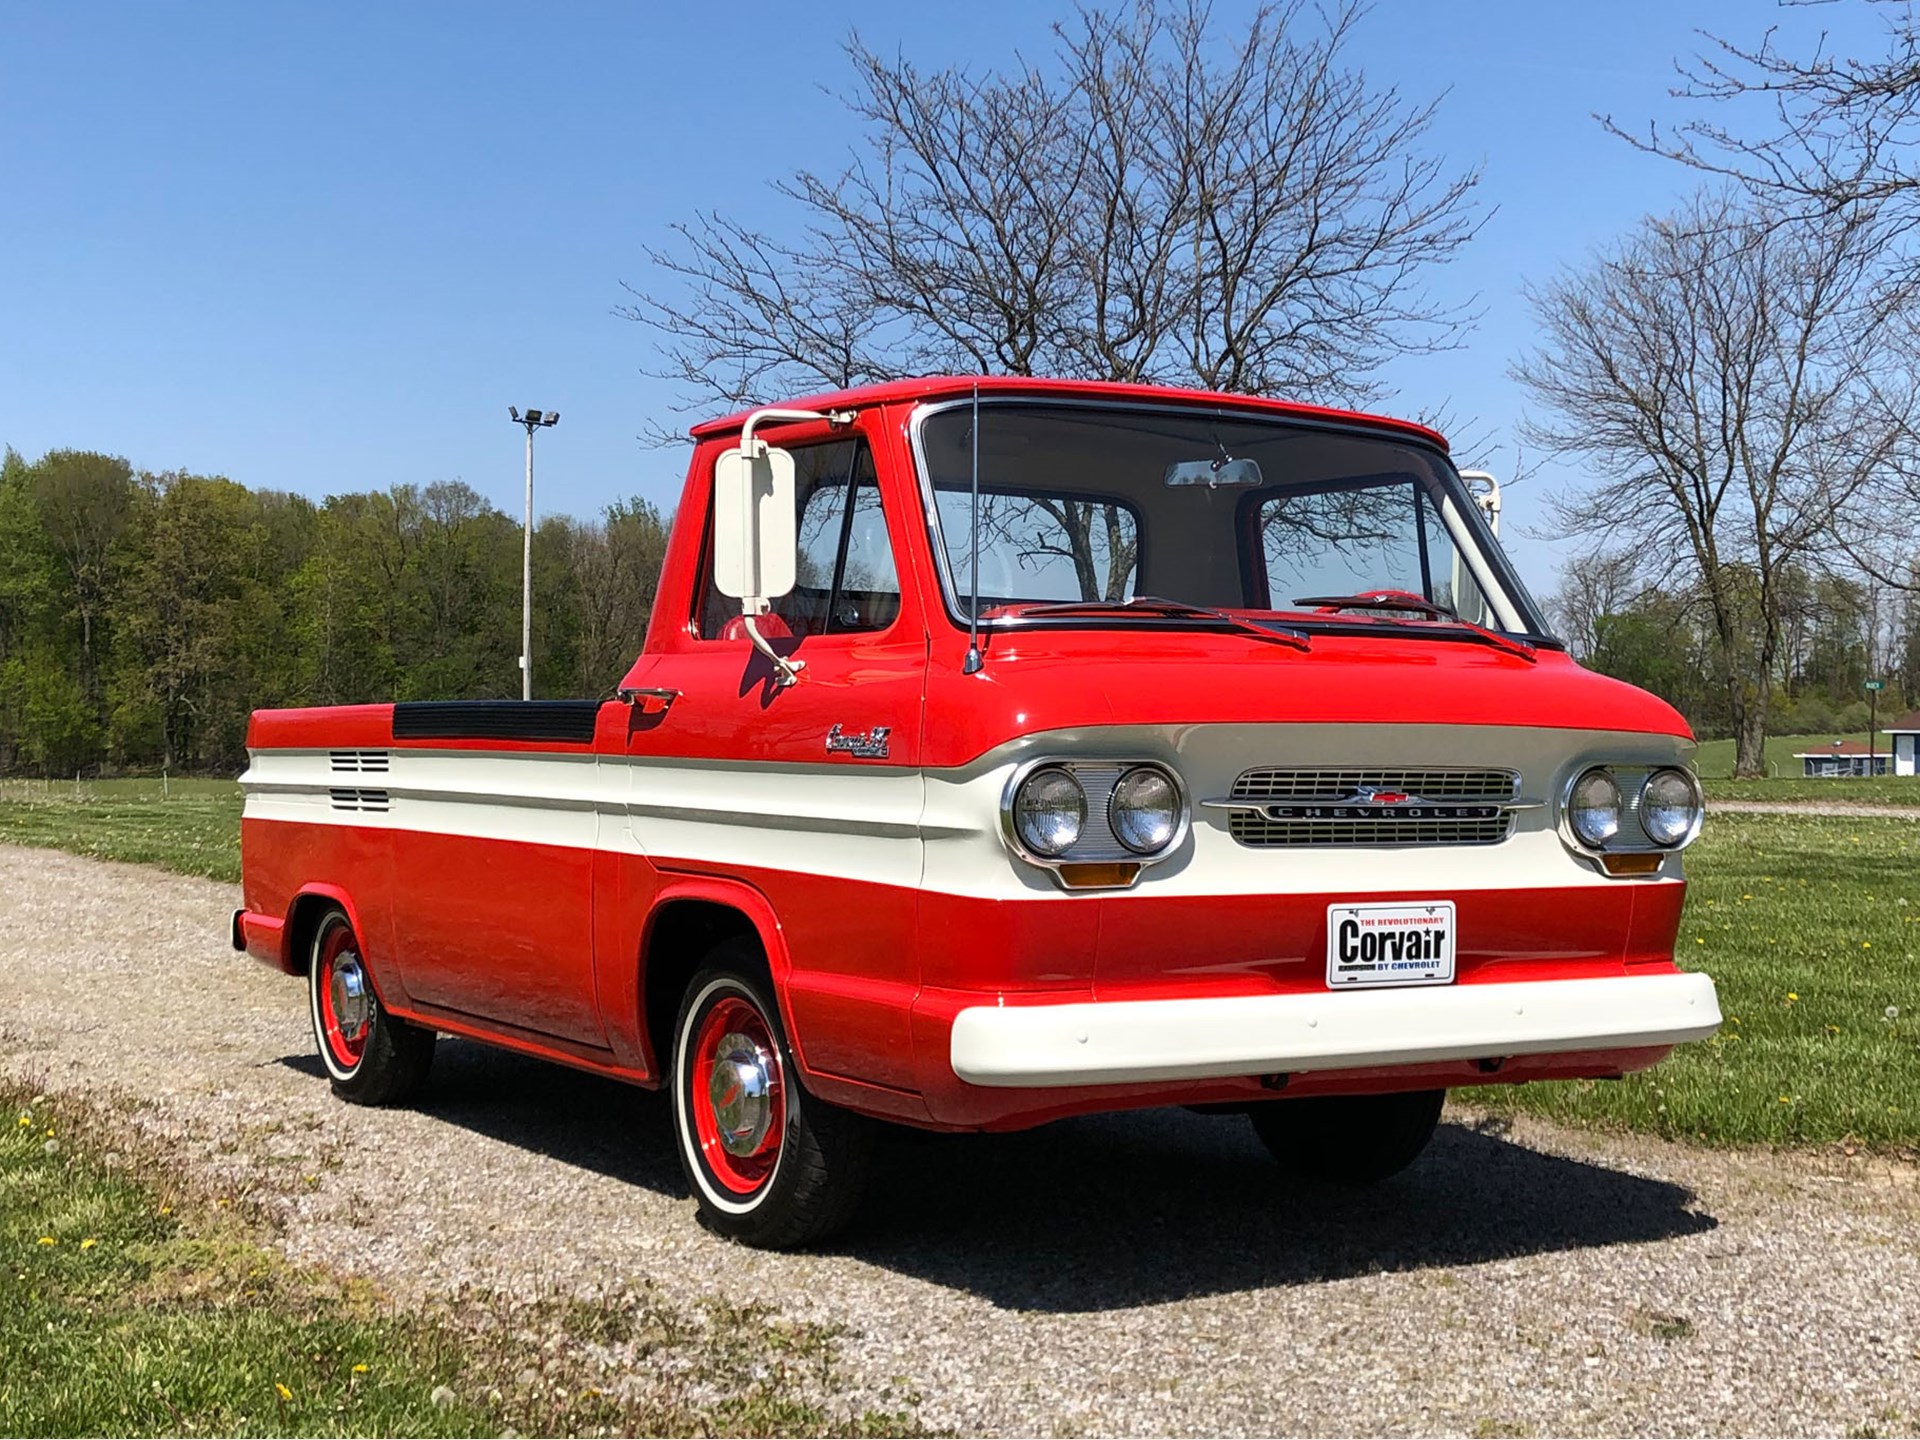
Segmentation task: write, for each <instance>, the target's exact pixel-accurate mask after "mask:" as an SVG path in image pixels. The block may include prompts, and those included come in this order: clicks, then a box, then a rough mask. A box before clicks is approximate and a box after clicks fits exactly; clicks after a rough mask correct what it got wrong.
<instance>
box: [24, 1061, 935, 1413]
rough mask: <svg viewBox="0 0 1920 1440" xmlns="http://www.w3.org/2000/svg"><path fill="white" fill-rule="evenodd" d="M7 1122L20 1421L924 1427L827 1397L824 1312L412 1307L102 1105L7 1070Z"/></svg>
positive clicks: (490, 1299) (472, 1299)
mask: <svg viewBox="0 0 1920 1440" xmlns="http://www.w3.org/2000/svg"><path fill="white" fill-rule="evenodd" d="M0 1121H4V1127H3V1128H0V1357H3V1358H0V1435H125V1434H140V1435H207V1434H214V1435H221V1434H256V1435H493V1434H499V1433H501V1432H502V1431H503V1430H506V1429H508V1428H509V1427H511V1428H513V1429H517V1430H521V1431H524V1432H527V1433H531V1434H623V1435H626V1434H639V1435H646V1434H668V1435H672V1434H704V1435H732V1434H748V1435H759V1434H772V1435H818V1434H899V1433H914V1432H913V1427H912V1425H911V1422H910V1421H909V1420H908V1419H907V1418H906V1417H905V1416H902V1415H898V1414H883V1413H875V1412H867V1411H861V1412H853V1411H849V1410H846V1409H844V1408H840V1407H838V1406H836V1405H834V1404H833V1403H832V1402H831V1401H830V1399H822V1398H821V1397H822V1396H831V1394H832V1391H833V1388H834V1381H835V1374H834V1370H833V1357H834V1353H835V1351H834V1335H833V1333H832V1332H831V1331H828V1330H824V1329H822V1328H820V1327H817V1326H807V1325H798V1324H791V1323H786V1322H781V1321H779V1320H777V1319H775V1318H773V1317H770V1316H768V1315H766V1314H765V1313H763V1312H762V1311H760V1310H758V1309H756V1308H754V1307H743V1306H732V1305H727V1304H724V1303H721V1302H715V1303H714V1304H713V1305H710V1306H709V1307H707V1309H706V1311H704V1312H697V1313H692V1314H689V1313H687V1312H683V1311H679V1310H676V1309H674V1308H672V1307H671V1306H669V1305H667V1304H665V1303H663V1302H660V1301H659V1300H658V1299H657V1298H655V1297H652V1296H651V1294H650V1293H644V1294H642V1295H640V1296H637V1297H634V1298H633V1299H631V1300H629V1301H627V1302H611V1301H606V1302H602V1301H595V1302H565V1301H548V1302H526V1301H514V1300H508V1299H506V1298H504V1297H499V1296H490V1295H487V1294H485V1293H463V1294H462V1295H461V1296H459V1297H456V1299H455V1301H454V1303H453V1304H451V1305H450V1306H448V1307H445V1308H444V1309H443V1310H441V1311H438V1312H436V1313H432V1314H428V1313H425V1312H421V1311H409V1310H403V1309H399V1308H397V1307H395V1306H393V1305H392V1304H390V1303H388V1302H386V1301H385V1300H383V1299H382V1297H380V1295H379V1294H378V1292H377V1291H375V1290H374V1289H373V1288H372V1287H371V1286H370V1285H368V1284H367V1283H366V1282H364V1281H356V1280H354V1279H352V1278H351V1277H343V1276H337V1275H333V1274H330V1273H326V1272H322V1271H320V1270H317V1269H313V1268H310V1267H299V1266H294V1265H291V1264H289V1263H288V1262H287V1261H285V1260H284V1259H282V1258H281V1257H280V1256H279V1255H278V1254H277V1253H275V1252H274V1251H273V1250H271V1249H270V1248H268V1246H267V1245H266V1244H264V1243H262V1242H263V1240H264V1238H265V1237H264V1234H263V1233H262V1232H261V1228H260V1222H259V1221H257V1220H255V1219H253V1218H250V1215H249V1210H248V1207H247V1205H246V1203H245V1201H244V1197H243V1199H242V1201H241V1202H240V1203H237V1204H236V1203H235V1202H234V1201H233V1199H232V1198H231V1197H226V1196H214V1195H211V1194H207V1193H197V1192H194V1191H192V1190H190V1189H186V1188H183V1187H182V1185H181V1183H180V1181H179V1176H180V1174H181V1172H180V1171H179V1170H178V1169H177V1168H175V1167H169V1166H168V1165H167V1163H166V1161H165V1158H164V1157H163V1156H160V1155H157V1154H147V1155H145V1156H143V1155H141V1154H140V1153H139V1152H140V1144H139V1142H138V1140H137V1138H135V1137H133V1136H131V1135H129V1134H128V1133H127V1132H126V1131H125V1129H124V1125H122V1126H119V1127H116V1124H115V1120H114V1117H112V1116H110V1115H108V1114H106V1113H105V1112H102V1111H100V1110H97V1109H93V1108H89V1107H88V1106H86V1105H83V1104H80V1103H79V1102H76V1101H72V1100H63V1099H55V1100H49V1099H48V1098H46V1097H44V1096H39V1097H36V1096H34V1095H33V1093H32V1092H31V1090H29V1089H25V1088H23V1087H22V1086H21V1085H20V1084H19V1083H17V1082H13V1081H7V1080H3V1079H0ZM108 1154H112V1155H114V1156H115V1157H116V1159H117V1161H118V1163H117V1164H115V1165H111V1166H110V1165H108V1164H106V1163H104V1157H105V1156H107V1155H108ZM610 1354H611V1355H621V1354H625V1355H627V1356H630V1357H631V1359H630V1361H629V1362H628V1367H627V1368H628V1371H629V1374H628V1376H626V1377H623V1376H622V1375H621V1374H619V1373H618V1372H617V1371H614V1372H609V1370H608V1369H607V1368H606V1367H605V1366H604V1365H602V1364H600V1363H599V1362H598V1361H596V1360H594V1359H593V1358H591V1357H595V1356H602V1355H610ZM596 1366H598V1368H596ZM623 1378H629V1379H633V1378H637V1380H638V1382H639V1383H638V1384H637V1385H631V1384H630V1385H624V1386H623V1385H622V1384H621V1383H620V1382H621V1380H622V1379H623Z"/></svg>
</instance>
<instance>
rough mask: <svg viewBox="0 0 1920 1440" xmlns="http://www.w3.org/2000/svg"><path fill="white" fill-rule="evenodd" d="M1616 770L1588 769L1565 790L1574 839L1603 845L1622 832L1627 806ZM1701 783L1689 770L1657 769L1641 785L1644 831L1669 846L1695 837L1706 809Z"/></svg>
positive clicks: (1568, 823)
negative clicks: (1621, 822) (1623, 816)
mask: <svg viewBox="0 0 1920 1440" xmlns="http://www.w3.org/2000/svg"><path fill="white" fill-rule="evenodd" d="M1625 808H1626V807H1625V802H1624V801H1623V800H1622V798H1621V795H1620V785H1619V782H1618V781H1616V780H1615V779H1614V778H1613V775H1612V772H1610V771H1607V770H1602V769H1593V770H1589V771H1587V772H1586V773H1585V774H1584V775H1582V776H1581V777H1580V778H1579V779H1578V780H1576V781H1574V782H1573V789H1572V790H1570V791H1568V792H1567V826H1568V828H1569V829H1571V830H1572V831H1573V834H1574V838H1575V839H1577V840H1579V841H1580V843H1581V844H1583V845H1586V846H1589V847H1591V848H1592V849H1595V850H1599V849H1603V848H1604V847H1605V846H1606V845H1607V843H1608V842H1609V841H1611V840H1613V839H1614V838H1615V837H1616V836H1617V835H1619V833H1620V817H1621V813H1622V811H1623V810H1624V809H1625ZM1704 808H1705V807H1704V805H1703V803H1702V801H1701V798H1700V787H1699V785H1698V784H1697V783H1696V782H1695V780H1694V778H1693V776H1691V775H1690V774H1688V773H1687V772H1686V771H1685V770H1672V769H1668V770H1656V771H1654V772H1653V773H1652V774H1651V775H1649V776H1647V778H1646V779H1645V780H1644V781H1642V782H1641V785H1640V829H1641V830H1642V831H1643V832H1644V833H1645V834H1646V837H1647V838H1648V839H1649V840H1651V841H1653V843H1654V844H1656V845H1659V846H1662V847H1664V848H1668V849H1671V848H1672V847H1674V846H1676V845H1684V844H1685V843H1686V842H1687V841H1689V840H1691V839H1692V838H1693V837H1694V835H1695V834H1696V833H1697V832H1698V830H1699V828H1700V821H1701V818H1702V815H1703V813H1704Z"/></svg>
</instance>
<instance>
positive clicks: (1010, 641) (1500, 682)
mask: <svg viewBox="0 0 1920 1440" xmlns="http://www.w3.org/2000/svg"><path fill="white" fill-rule="evenodd" d="M982 648H983V652H984V655H985V662H986V663H985V665H984V667H983V668H982V670H981V671H980V673H979V674H977V675H965V674H962V673H961V670H960V658H961V655H960V652H959V651H956V652H954V653H953V654H952V655H951V656H948V655H946V654H945V653H944V652H945V651H946V649H947V647H945V646H941V647H939V650H938V651H937V653H936V655H935V657H934V661H933V666H932V669H931V671H930V673H929V676H928V686H927V689H928V694H927V707H928V715H929V717H939V718H938V721H937V723H932V724H930V725H929V727H928V735H927V742H928V744H927V751H928V753H927V756H926V763H927V764H929V765H953V764H964V763H965V762H966V761H968V760H970V759H972V758H974V757H975V756H978V755H981V754H984V753H985V752H986V751H988V750H990V749H992V748H993V747H995V746H997V745H1001V744H1004V743H1005V742H1006V741H1008V740H1011V739H1015V738H1017V737H1019V736H1022V735H1030V734H1036V733H1039V732H1043V731H1048V730H1058V729H1071V728H1079V727H1084V726H1099V725H1165V726H1181V725H1206V724H1259V723H1266V724H1288V723H1293V724H1355V725H1359V724H1369V725H1380V724H1403V725H1494V726H1529V727H1540V728H1549V729H1551V728H1559V729H1568V730H1588V731H1592V730H1615V731H1625V732H1633V733H1640V734H1653V735H1670V736H1677V737H1679V738H1681V739H1683V740H1691V739H1692V738H1693V737H1692V731H1691V730H1690V729H1689V728H1688V726H1687V722H1686V721H1685V720H1684V719H1683V718H1681V716H1680V713H1679V712H1678V711H1676V710H1675V709H1674V708H1673V707H1672V706H1671V705H1669V704H1667V702H1666V701H1664V700H1661V699H1660V698H1658V697H1657V696H1654V695H1650V694H1648V693H1647V692H1646V691H1644V690H1641V689H1638V688H1636V687H1635V686H1632V685H1628V684H1625V683H1623V682H1621V681H1619V680H1613V679H1610V678H1608V677H1607V676H1604V675H1596V674H1594V673H1593V672H1592V671H1590V670H1586V669H1583V668H1582V667H1581V666H1580V665H1578V664H1576V663H1575V662H1574V661H1573V660H1572V659H1571V658H1570V657H1569V656H1567V655H1566V654H1564V653H1563V652H1561V651H1558V650H1549V649H1540V650H1537V651H1536V652H1535V657H1534V658H1533V659H1532V660H1528V659H1526V658H1523V657H1521V656H1519V655H1514V654H1510V653H1508V652H1506V651H1504V650H1500V649H1496V648H1494V647H1492V646H1489V645H1484V644H1477V643H1472V642H1469V641H1463V640H1455V639H1433V638H1425V637H1424V636H1423V637H1422V638H1418V639H1415V638H1412V637H1409V638H1408V639H1405V640H1402V639H1399V638H1395V637H1388V636H1379V635H1351V636H1346V635H1336V634H1327V633H1324V632H1321V633H1316V634H1314V635H1313V637H1312V648H1311V650H1308V651H1301V650H1298V649H1295V648H1293V647H1292V646H1289V645H1286V644H1283V643H1277V642H1274V641H1268V640H1261V639H1257V638H1255V637H1253V636H1245V635H1238V634H1218V633H1208V632H1192V631H1186V632H1171V633H1168V632H1155V631H1153V630H1150V629H1147V628H1145V627H1142V628H1139V629H1127V630H1123V631H1122V630H1056V631H1048V632H1042V633H1032V632H1023V633H1019V634H1010V633H1006V632H1001V633H998V634H992V635H986V634H983V636H982ZM961 649H962V650H964V642H963V644H962V647H961Z"/></svg>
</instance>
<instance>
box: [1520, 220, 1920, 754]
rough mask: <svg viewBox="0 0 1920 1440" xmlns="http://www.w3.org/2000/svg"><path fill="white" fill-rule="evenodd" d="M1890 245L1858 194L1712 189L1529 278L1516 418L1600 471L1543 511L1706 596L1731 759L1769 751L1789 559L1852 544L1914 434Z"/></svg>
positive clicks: (1843, 555) (1814, 568) (1649, 572)
mask: <svg viewBox="0 0 1920 1440" xmlns="http://www.w3.org/2000/svg"><path fill="white" fill-rule="evenodd" d="M1886 244H1887V232H1886V230H1885V228H1884V227H1883V226H1881V225H1880V224H1879V223H1878V221H1877V220H1876V219H1875V217H1874V215H1873V213H1872V212H1871V211H1870V210H1867V209H1865V208H1850V209H1847V210H1844V211H1841V212H1838V213H1835V214H1832V215H1828V216H1825V217H1822V218H1803V219H1801V220H1800V221H1798V222H1796V223H1793V224H1782V223H1779V219H1778V215H1777V213H1775V212H1769V211H1766V210H1763V209H1758V208H1756V207H1754V206H1752V205H1751V204H1748V203H1746V202H1745V201H1743V200H1742V199H1741V198H1739V197H1738V196H1729V195H1726V194H1722V195H1718V196H1706V197H1702V198H1700V199H1697V200H1695V201H1694V202H1693V203H1691V204H1690V205H1688V206H1687V207H1685V208H1684V209H1682V210H1681V211H1680V212H1678V213H1676V214H1674V215H1672V216H1670V217H1667V218H1665V219H1660V220H1652V221H1648V222H1646V223H1645V224H1643V226H1642V227H1641V228H1640V229H1638V230H1637V231H1635V232H1634V233H1633V234H1631V235H1630V236H1629V237H1628V238H1627V239H1626V240H1624V241H1623V242H1621V243H1620V244H1619V245H1617V246H1616V247H1615V248H1613V249H1612V250H1610V251H1608V252H1606V253H1605V254H1603V255H1601V256H1599V257H1598V258H1597V259H1596V260H1595V261H1594V262H1593V263H1592V264H1591V265H1590V266H1589V267H1588V268H1586V269H1584V270H1582V271H1578V272H1572V273H1568V274H1566V275H1563V276H1562V277H1561V278H1560V279H1558V280H1556V281H1554V282H1553V283H1551V284H1549V285H1547V286H1545V287H1543V288H1540V289H1537V290H1535V291H1533V292H1532V296H1531V298H1532V300H1533V304H1534V308H1535V312H1536V315H1537V317H1538V320H1539V323H1540V326H1541V329H1542V331H1543V332H1544V334H1545V341H1544V343H1543V345H1542V347H1541V348H1540V349H1539V350H1538V351H1537V352H1535V353H1534V354H1532V355H1530V356H1528V357H1526V358H1524V359H1523V360H1521V361H1520V362H1519V363H1518V364H1517V365H1516V366H1515V367H1514V374H1515V376H1516V378H1518V379H1519V380H1521V381H1522V382H1523V383H1524V384H1525V385H1526V386H1527V387H1528V389H1529V390H1530V391H1531V392H1532V394H1533V396H1534V398H1535V399H1536V400H1537V401H1539V402H1540V403H1541V405H1542V406H1543V407H1544V408H1545V410H1546V411H1547V412H1548V415H1549V416H1550V418H1547V419H1544V420H1540V421H1537V422H1534V423H1532V424H1530V425H1529V426H1528V427H1527V429H1526V435H1527V438H1528V439H1529V440H1530V441H1531V442H1533V443H1536V444H1538V445H1541V446H1542V447H1544V448H1546V449H1548V450H1549V451H1551V452H1553V453H1555V454H1558V455H1561V456H1563V457H1570V458H1573V459H1576V460H1578V461H1580V462H1581V463H1582V464H1583V465H1584V466H1585V467H1586V468H1587V469H1588V471H1589V472H1590V473H1591V474H1592V475H1593V477H1594V483H1592V484H1591V485H1590V486H1589V487H1587V488H1585V489H1582V490H1579V491H1575V492H1570V493H1566V494H1563V495H1561V496H1560V497H1558V499H1557V502H1556V505H1555V509H1554V524H1555V526H1556V528H1557V529H1558V530H1559V531H1560V533H1563V534H1566V535H1570V536H1573V537H1576V538H1582V539H1585V540H1587V541H1589V542H1590V543H1591V544H1592V545H1593V546H1594V547H1595V548H1596V549H1604V550H1606V551H1607V552H1608V553H1610V554H1613V555H1616V556H1618V555H1622V554H1627V555H1631V556H1632V557H1633V559H1634V562H1635V566H1634V568H1635V569H1636V571H1637V573H1638V576H1639V577H1640V578H1641V579H1642V580H1643V581H1644V582H1650V583H1652V584H1653V585H1655V586H1656V587H1658V588H1661V589H1664V590H1667V591H1669V592H1670V593H1679V594H1685V595H1691V596H1692V597H1694V598H1695V599H1696V600H1697V601H1698V603H1699V604H1700V605H1702V606H1703V607H1704V609H1705V610H1706V611H1707V613H1708V614H1709V615H1710V616H1711V622H1712V628H1713V631H1714V634H1715V635H1716V636H1717V638H1718V641H1719V648H1720V650H1721V654H1722V659H1723V661H1724V663H1725V666H1726V674H1727V677H1728V684H1729V686H1730V687H1731V689H1730V693H1729V707H1730V710H1731V713H1732V714H1733V716H1734V717H1735V721H1736V727H1737V739H1738V753H1737V759H1736V765H1737V766H1738V767H1739V769H1740V773H1758V770H1757V768H1756V767H1758V766H1759V765H1760V763H1761V756H1760V744H1761V741H1762V740H1763V739H1764V735H1765V719H1766V709H1767V702H1768V699H1769V696H1770V692H1771V685H1772V679H1773V674H1774V669H1775V664H1774V662H1775V659H1776V656H1777V653H1778V649H1779V644H1780V634H1781V616H1782V609H1783V605H1784V602H1785V596H1784V593H1783V585H1784V579H1785V577H1786V576H1787V575H1788V574H1789V573H1813V574H1820V573H1828V572H1831V571H1834V570H1836V569H1839V568H1842V567H1844V566H1846V565H1848V564H1849V563H1851V562H1853V561H1855V560H1857V559H1858V551H1859V544H1860V541H1861V538H1862V537H1863V536H1864V535H1865V534H1867V533H1868V532H1869V531H1870V530H1871V529H1872V527H1873V526H1874V525H1876V524H1884V519H1885V517H1884V513H1883V511H1882V508H1881V507H1882V506H1883V504H1884V502H1885V499H1886V496H1887V493H1888V487H1889V484H1890V483H1893V482H1894V480H1895V477H1896V475H1897V465H1898V462H1899V459H1900V457H1901V454H1902V452H1903V449H1904V446H1905V443H1906V438H1907V436H1908V435H1909V434H1910V433H1911V432H1910V421H1911V419H1912V418H1913V414H1914V396H1913V392H1912V387H1911V384H1910V383H1907V382H1905V381H1902V382H1901V383H1899V384H1893V383H1889V380H1888V378H1887V377H1889V376H1899V375H1901V374H1902V366H1901V365H1900V364H1899V363H1898V361H1899V358H1900V357H1899V356H1898V354H1897V352H1896V350H1895V349H1894V336H1895V334H1896V330H1895V327H1894V326H1893V325H1892V324H1891V323H1890V321H1891V320H1892V318H1893V317H1895V316H1897V315H1898V314H1900V313H1903V311H1904V309H1905V306H1906V300H1907V296H1906V294H1905V292H1904V291H1903V290H1901V289H1898V288H1890V287H1888V286H1887V285H1885V284H1883V283H1881V282H1880V279H1879V276H1880V267H1881V262H1882V259H1883V255H1884V249H1885V246H1886ZM1909 537H1910V530H1909Z"/></svg>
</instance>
